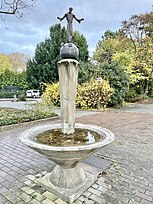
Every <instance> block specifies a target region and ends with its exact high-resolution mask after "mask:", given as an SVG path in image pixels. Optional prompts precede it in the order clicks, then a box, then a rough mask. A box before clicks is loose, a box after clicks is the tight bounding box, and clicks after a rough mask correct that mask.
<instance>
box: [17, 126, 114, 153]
mask: <svg viewBox="0 0 153 204" xmlns="http://www.w3.org/2000/svg"><path fill="white" fill-rule="evenodd" d="M57 128H62V126H61V124H60V123H56V124H47V125H41V126H37V127H34V128H30V129H28V130H26V131H25V132H23V133H22V134H21V135H20V136H19V139H20V140H21V141H22V142H23V143H24V144H26V145H27V146H29V147H31V148H37V149H41V150H47V151H65V152H67V151H80V150H82V151H83V150H92V149H99V148H101V147H104V146H106V145H108V144H109V143H111V142H112V141H113V140H114V139H115V135H114V134H113V133H112V132H111V131H110V130H108V129H105V128H102V127H99V126H96V125H90V124H81V123H76V124H75V128H82V129H86V130H92V131H95V132H97V133H98V134H100V135H101V137H102V140H101V141H98V142H95V143H92V144H88V145H80V146H79V145H77V146H68V147H62V146H50V145H45V144H40V143H38V142H36V141H34V138H35V136H36V135H38V134H39V133H41V132H44V131H47V130H50V129H57Z"/></svg>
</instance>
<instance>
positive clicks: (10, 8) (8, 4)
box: [0, 0, 36, 18]
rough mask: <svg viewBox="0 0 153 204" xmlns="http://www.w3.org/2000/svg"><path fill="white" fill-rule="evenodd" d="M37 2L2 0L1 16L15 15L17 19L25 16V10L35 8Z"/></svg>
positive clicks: (0, 5)
mask: <svg viewBox="0 0 153 204" xmlns="http://www.w3.org/2000/svg"><path fill="white" fill-rule="evenodd" d="M35 2H36V0H1V3H0V15H15V16H16V17H20V18H21V17H22V16H23V12H22V11H23V10H26V9H30V10H32V9H33V7H34V4H35Z"/></svg>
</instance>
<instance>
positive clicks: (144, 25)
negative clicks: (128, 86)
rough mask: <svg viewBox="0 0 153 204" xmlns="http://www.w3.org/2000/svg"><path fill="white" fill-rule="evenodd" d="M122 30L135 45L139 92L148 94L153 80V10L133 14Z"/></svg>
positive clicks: (134, 65)
mask: <svg viewBox="0 0 153 204" xmlns="http://www.w3.org/2000/svg"><path fill="white" fill-rule="evenodd" d="M121 31H122V32H123V33H124V35H125V36H126V37H127V38H128V39H129V40H130V41H131V44H132V45H133V53H134V62H133V70H134V71H135V72H136V73H137V76H138V82H137V84H136V86H137V87H138V92H139V94H140V93H141V94H147V93H148V90H149V89H150V88H149V85H150V86H152V80H153V12H150V13H145V14H141V15H133V16H131V17H130V18H129V19H128V20H125V21H123V22H122V27H121ZM152 89H153V87H152Z"/></svg>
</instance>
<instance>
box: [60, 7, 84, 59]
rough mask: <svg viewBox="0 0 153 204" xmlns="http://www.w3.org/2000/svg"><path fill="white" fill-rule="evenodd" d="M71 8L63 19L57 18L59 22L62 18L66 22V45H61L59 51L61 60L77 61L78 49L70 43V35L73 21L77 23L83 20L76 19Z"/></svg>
mask: <svg viewBox="0 0 153 204" xmlns="http://www.w3.org/2000/svg"><path fill="white" fill-rule="evenodd" d="M72 11H73V8H72V7H70V8H69V11H68V12H67V13H66V14H64V16H63V17H61V18H60V17H57V19H59V20H60V21H62V20H63V19H64V18H66V20H67V39H66V43H65V44H63V45H62V47H61V49H60V57H61V59H75V60H78V57H79V49H78V48H77V46H76V45H75V44H74V43H72V34H73V26H72V23H73V19H75V20H76V21H77V22H78V23H80V22H81V21H83V20H84V18H81V19H78V18H77V17H76V16H75V15H74V14H73V13H72Z"/></svg>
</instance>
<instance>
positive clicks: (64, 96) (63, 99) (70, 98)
mask: <svg viewBox="0 0 153 204" xmlns="http://www.w3.org/2000/svg"><path fill="white" fill-rule="evenodd" d="M78 64H79V63H78V61H77V60H74V59H63V60H61V61H59V62H58V63H57V65H58V74H59V83H60V104H61V120H62V132H63V133H64V134H71V133H73V132H74V124H75V99H76V90H77V79H78Z"/></svg>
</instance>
